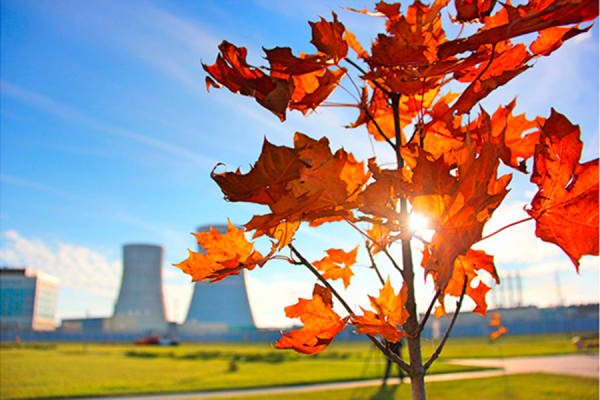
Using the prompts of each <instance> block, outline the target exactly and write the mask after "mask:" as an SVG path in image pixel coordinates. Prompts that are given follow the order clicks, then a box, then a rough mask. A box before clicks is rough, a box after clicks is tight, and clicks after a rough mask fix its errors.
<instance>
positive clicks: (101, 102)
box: [0, 0, 599, 326]
mask: <svg viewBox="0 0 600 400" xmlns="http://www.w3.org/2000/svg"><path fill="white" fill-rule="evenodd" d="M340 5H342V6H347V7H353V8H357V9H363V8H365V7H369V8H372V7H373V5H372V4H371V3H365V2H358V1H344V2H340V3H336V2H328V1H296V2H276V1H266V0H265V1H221V2H209V1H196V2H191V1H175V2H167V1H137V0H133V1H127V2H123V1H99V0H98V1H96V0H87V1H75V0H66V1H61V0H54V1H46V2H42V1H26V0H14V1H11V0H6V1H2V2H1V3H0V7H2V10H1V11H2V13H1V18H2V20H1V55H0V57H1V58H0V68H1V71H0V72H1V74H0V77H1V78H0V79H1V80H0V100H1V104H0V118H1V121H0V124H1V125H0V128H1V142H0V149H1V150H0V151H1V154H0V155H1V160H0V163H1V164H0V185H1V186H0V189H1V192H0V210H1V219H0V224H1V235H2V236H1V237H0V240H1V242H0V244H1V247H0V265H8V266H30V267H34V268H37V269H40V270H42V271H45V272H48V273H51V274H54V275H56V276H58V277H59V278H60V279H61V292H60V296H59V306H58V317H59V318H63V317H77V316H84V315H92V316H108V315H111V313H112V308H113V306H114V301H115V299H116V295H117V291H118V287H119V278H120V274H121V272H120V271H121V251H122V250H121V249H122V246H123V244H127V243H151V244H159V245H163V246H165V263H164V283H165V296H166V306H167V310H168V312H169V314H170V316H171V318H174V319H177V320H181V319H182V318H184V317H185V313H186V309H187V303H188V301H189V296H190V294H191V285H190V283H189V278H188V277H187V276H185V275H183V273H181V272H180V271H179V270H178V269H177V268H174V267H172V266H171V264H172V263H177V262H180V261H182V260H183V259H185V258H186V257H187V249H188V248H194V241H193V237H192V236H191V235H190V234H189V232H192V231H194V230H195V228H196V227H197V226H198V225H205V224H211V223H223V222H226V220H227V218H228V217H229V218H231V220H232V221H233V222H234V223H237V224H242V223H245V222H247V221H248V220H249V219H250V217H251V216H252V215H253V214H255V213H264V212H266V211H265V210H264V209H262V207H258V206H253V205H245V204H240V203H227V202H225V201H224V200H223V196H222V194H221V192H220V190H219V188H218V187H217V185H216V184H215V183H214V182H213V181H212V180H211V179H210V176H209V174H210V171H211V170H212V168H213V167H214V166H215V165H216V164H217V163H219V162H222V163H224V164H226V165H227V168H228V169H229V170H232V169H235V168H237V167H238V166H242V168H246V169H245V170H247V168H248V166H249V165H251V164H252V163H254V162H255V161H256V159H257V158H258V155H259V153H260V148H261V145H262V141H263V139H264V138H265V137H266V138H268V139H269V141H271V142H273V143H275V144H285V145H291V142H292V137H293V133H294V132H296V131H300V132H304V133H306V134H308V135H309V136H311V137H314V138H320V137H322V136H324V135H328V136H329V137H330V140H331V143H332V145H331V147H332V149H334V150H335V149H337V148H339V147H341V146H343V147H344V148H346V149H347V150H348V151H351V152H353V153H354V154H355V156H356V158H357V159H367V158H368V157H371V156H372V155H373V150H372V147H371V144H370V143H369V141H368V139H367V136H366V133H365V132H364V131H362V130H351V131H349V130H346V129H344V128H343V126H344V125H346V124H348V123H349V122H352V121H354V119H355V118H356V116H357V113H356V111H355V110H352V109H338V108H323V109H321V110H320V111H318V112H317V113H315V114H313V115H311V116H310V117H308V118H306V117H303V116H302V115H301V114H300V113H297V112H293V113H290V114H289V118H288V121H286V122H285V123H283V124H282V123H280V122H279V120H278V119H277V118H276V117H275V116H273V115H271V114H270V113H269V112H268V111H266V110H264V109H262V108H261V107H260V106H258V105H257V104H256V103H255V102H254V101H253V100H252V99H250V98H243V97H240V96H234V95H233V94H231V93H229V92H228V91H226V90H213V91H212V92H211V93H207V91H206V89H205V84H204V77H205V74H204V72H203V70H202V69H201V66H200V62H201V61H202V62H204V63H207V64H212V63H213V62H214V60H215V58H216V55H217V45H218V43H220V41H221V40H223V39H227V40H228V41H231V42H233V43H235V44H236V45H238V46H245V47H247V48H248V50H249V61H250V62H251V63H252V64H255V65H264V64H265V62H264V60H263V59H262V56H263V53H262V51H261V47H265V48H272V47H275V46H290V47H292V48H293V49H294V50H295V51H303V52H307V53H311V52H313V53H314V48H313V47H312V45H310V43H309V41H310V27H309V26H308V24H307V21H309V20H311V21H316V20H318V17H319V16H324V17H326V18H330V16H331V11H335V12H336V13H337V14H338V16H339V19H340V20H341V21H342V22H343V23H344V24H345V25H346V27H347V28H348V29H349V30H351V31H353V32H354V33H356V35H357V37H358V39H359V40H360V41H361V42H362V43H363V46H364V47H368V43H369V41H370V39H371V38H373V37H374V36H375V34H376V33H377V32H379V31H381V30H382V27H383V21H382V20H381V19H376V18H370V17H366V16H362V15H357V14H354V13H351V12H348V11H345V10H342V9H340V7H339V6H340ZM454 30H456V28H455V29H454ZM598 91H599V90H598V28H597V27H594V28H592V30H591V32H590V33H588V34H585V35H582V36H579V37H577V38H575V39H573V40H571V41H570V42H568V43H566V45H565V46H563V48H561V49H560V50H559V51H557V52H556V53H555V54H554V55H553V56H552V57H550V58H547V59H546V58H543V59H540V60H538V61H537V62H536V65H535V67H534V68H533V69H531V70H529V71H527V72H525V73H524V74H522V75H521V76H520V77H518V78H517V79H515V80H514V81H513V82H511V83H510V84H509V85H507V86H506V87H505V88H502V90H499V91H498V92H497V93H495V94H494V95H493V96H490V98H489V99H487V100H486V101H485V103H484V107H485V108H486V109H487V110H488V111H489V112H493V111H494V110H495V109H496V107H497V106H498V104H507V103H508V102H509V101H511V100H512V99H513V98H514V97H515V96H517V95H518V100H517V113H523V112H526V113H527V116H528V117H529V118H530V119H531V118H534V117H535V116H537V115H541V116H545V117H547V116H549V114H550V108H551V107H555V109H556V110H557V111H559V112H561V113H563V114H565V115H566V116H567V117H568V118H569V119H570V120H571V121H572V122H573V123H576V124H579V125H580V126H581V129H582V137H583V140H584V142H585V143H586V146H585V148H584V155H583V160H590V159H593V158H597V157H598V147H599V142H598V110H599V105H598ZM334 96H335V97H334V98H333V100H337V99H339V100H340V101H341V100H344V99H345V98H344V95H343V93H342V91H339V93H337V94H335V95H334ZM345 100H347V99H345ZM374 149H375V152H376V155H377V156H378V157H379V158H380V159H385V158H386V157H390V152H389V150H388V149H386V148H385V146H383V145H379V144H376V145H375V148H374ZM511 187H512V188H513V190H512V192H511V193H510V195H509V197H508V198H507V200H506V204H505V205H504V206H503V209H501V210H499V211H502V210H504V211H505V212H504V215H505V216H504V217H503V218H499V219H498V218H494V219H493V220H492V221H491V222H490V229H488V231H489V232H491V231H493V229H494V228H495V227H500V226H502V225H503V224H506V223H510V222H513V221H516V220H519V219H522V218H524V217H525V214H524V212H523V210H522V209H523V206H524V205H525V204H526V203H527V202H528V200H529V199H530V198H531V196H532V194H533V193H535V187H534V186H533V185H531V184H530V183H528V178H527V177H524V176H515V178H514V180H513V184H512V185H511ZM345 232H347V231H341V230H340V229H339V228H338V227H335V226H326V227H324V228H322V229H319V230H316V231H311V230H304V231H303V232H302V231H301V233H299V235H298V239H297V240H298V248H300V249H301V250H304V252H305V253H306V255H307V256H308V258H309V259H312V260H317V259H320V258H322V257H323V256H324V250H326V249H327V248H330V247H337V248H344V249H346V250H350V249H352V248H353V247H354V246H355V244H354V243H355V241H356V239H357V237H356V235H355V234H354V233H345ZM325 239H327V240H328V241H329V242H330V245H329V246H324V244H323V243H324V242H325ZM260 246H261V244H259V247H260ZM481 247H482V248H485V249H486V250H488V251H489V252H491V253H492V254H494V255H495V256H496V264H497V267H498V269H499V271H500V273H501V274H505V273H507V272H514V271H520V273H521V275H522V277H523V287H524V299H523V300H524V302H525V303H528V304H538V305H542V306H543V305H552V304H556V303H557V301H558V292H557V285H556V282H557V281H558V282H560V290H561V296H562V297H563V298H564V299H565V301H566V302H567V303H581V302H591V301H596V302H597V301H598V298H599V283H598V280H599V276H598V259H597V258H594V257H585V258H584V259H583V262H582V268H581V273H580V275H577V274H576V273H575V269H574V267H573V265H572V264H570V262H569V260H568V258H567V257H566V256H565V255H563V254H562V253H561V251H560V250H559V249H557V248H556V247H555V246H552V245H548V244H544V243H542V242H541V241H539V240H538V239H535V238H534V237H533V224H531V223H530V224H523V225H521V226H519V227H518V228H514V230H511V231H510V233H503V234H500V235H497V236H496V237H495V238H494V239H493V240H490V241H488V242H487V243H486V242H484V243H482V244H481ZM364 256H365V255H364V254H363V255H362V257H364ZM363 260H364V258H363ZM363 262H364V261H363ZM356 269H357V274H358V275H359V277H357V279H356V282H357V283H356V285H355V286H356V287H355V288H353V289H349V290H348V291H347V292H346V294H347V296H348V297H349V298H350V299H351V300H350V302H351V303H352V304H353V305H355V306H356V305H358V304H362V305H363V306H366V305H367V302H366V301H364V300H363V299H365V297H364V294H365V293H370V294H375V293H376V291H377V289H376V287H375V286H373V285H374V284H375V283H376V281H375V280H374V277H373V276H372V273H371V272H370V271H368V270H366V269H365V268H360V267H357V268H356ZM313 282H314V279H313V278H312V277H311V276H310V274H309V273H308V272H306V271H304V270H301V269H299V267H290V266H287V265H286V264H282V263H273V264H272V265H270V264H267V266H266V267H265V268H264V269H263V270H255V271H253V272H252V273H250V276H249V286H250V300H251V303H252V305H253V308H254V310H255V314H256V319H257V322H258V323H259V325H260V326H279V325H282V324H285V323H286V319H285V317H284V313H283V307H284V306H285V305H289V304H293V303H294V302H295V301H296V298H297V297H309V296H310V292H311V287H312V284H313ZM342 291H343V289H342ZM430 292H431V288H430V287H429V286H424V287H423V288H422V289H421V290H420V292H419V296H420V297H419V299H420V302H421V304H420V308H426V305H427V304H428V302H429V298H430V296H431V294H430ZM290 322H291V321H290Z"/></svg>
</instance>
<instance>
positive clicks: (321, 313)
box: [275, 284, 350, 354]
mask: <svg viewBox="0 0 600 400" xmlns="http://www.w3.org/2000/svg"><path fill="white" fill-rule="evenodd" d="M332 307H333V305H332V302H331V291H330V290H329V289H327V288H325V287H323V286H320V285H319V284H315V287H314V290H313V297H312V299H310V300H309V299H298V303H297V304H294V305H293V306H289V307H286V308H285V315H286V316H287V317H288V318H300V321H302V323H303V324H304V327H303V328H301V329H297V330H294V331H291V332H288V333H283V336H282V337H281V339H279V341H278V342H277V344H276V345H275V348H276V349H294V350H296V351H297V352H299V353H304V354H315V353H320V352H321V351H323V350H324V349H325V347H327V346H328V345H329V344H331V342H332V341H333V339H334V338H335V337H336V336H337V334H338V333H340V332H341V331H342V330H343V329H344V327H345V326H346V322H347V321H348V318H350V317H349V316H348V317H345V318H341V317H340V316H339V315H337V314H336V313H335V311H333V308H332Z"/></svg>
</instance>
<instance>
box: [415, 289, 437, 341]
mask: <svg viewBox="0 0 600 400" xmlns="http://www.w3.org/2000/svg"><path fill="white" fill-rule="evenodd" d="M440 294H442V291H441V290H440V289H438V291H437V292H435V296H433V299H432V300H431V304H429V308H428V309H427V312H426V313H425V315H424V316H423V319H422V320H421V323H420V324H419V333H421V332H423V329H425V324H426V323H427V320H428V319H429V316H430V315H431V310H433V305H434V304H435V301H436V300H437V299H438V297H440Z"/></svg>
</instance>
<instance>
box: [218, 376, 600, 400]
mask: <svg viewBox="0 0 600 400" xmlns="http://www.w3.org/2000/svg"><path fill="white" fill-rule="evenodd" d="M425 386H426V391H427V399H429V400H464V399H469V400H489V399H502V400H563V399H564V400H575V399H577V400H597V399H598V379H591V378H579V377H570V376H564V375H549V374H526V375H509V376H500V377H496V378H483V379H470V380H461V381H453V382H432V383H427V384H425ZM284 396H285V399H286V400H307V399H327V400H356V399H373V400H375V399H377V400H392V399H399V400H409V399H412V394H411V391H410V385H408V384H403V385H389V386H387V387H385V388H382V387H376V386H374V387H368V388H356V389H344V390H330V391H326V392H309V393H297V394H287V393H286V394H285V395H284ZM282 397H283V396H282V395H271V396H264V395H261V396H252V397H245V398H247V399H253V400H254V399H264V400H274V399H278V398H282ZM220 399H221V400H233V399H235V397H228V398H224V397H221V398H220ZM238 399H239V397H238Z"/></svg>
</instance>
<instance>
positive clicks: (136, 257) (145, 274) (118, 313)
mask: <svg viewBox="0 0 600 400" xmlns="http://www.w3.org/2000/svg"><path fill="white" fill-rule="evenodd" d="M162 261H163V248H162V247H161V246H153V245H148V244H130V245H125V246H123V279H122V281H121V290H120V291H119V297H118V299H117V303H116V305H115V313H114V318H115V319H116V320H126V319H129V320H130V321H131V320H135V321H136V323H135V324H130V325H129V326H134V328H131V329H133V330H136V331H145V330H163V329H165V326H166V320H165V305H164V298H163V290H162Z"/></svg>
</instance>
